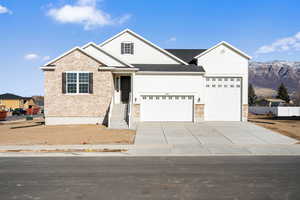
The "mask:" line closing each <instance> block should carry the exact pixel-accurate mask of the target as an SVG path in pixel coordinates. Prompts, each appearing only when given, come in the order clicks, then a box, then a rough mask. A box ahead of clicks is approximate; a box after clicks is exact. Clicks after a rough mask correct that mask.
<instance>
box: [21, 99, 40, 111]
mask: <svg viewBox="0 0 300 200" xmlns="http://www.w3.org/2000/svg"><path fill="white" fill-rule="evenodd" d="M35 106H37V105H36V103H35V100H34V99H33V98H31V97H24V106H23V108H24V109H28V108H32V107H35Z"/></svg>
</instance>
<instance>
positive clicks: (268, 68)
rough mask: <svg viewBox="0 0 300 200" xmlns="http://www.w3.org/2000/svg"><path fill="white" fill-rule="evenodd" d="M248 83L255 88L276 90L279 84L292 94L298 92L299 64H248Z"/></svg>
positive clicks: (299, 83)
mask: <svg viewBox="0 0 300 200" xmlns="http://www.w3.org/2000/svg"><path fill="white" fill-rule="evenodd" d="M249 83H252V84H253V86H254V87H256V88H270V89H273V90H277V88H278V86H279V85H280V84H281V83H284V85H285V86H286V87H287V88H288V90H289V93H291V94H293V93H295V92H296V91H297V90H300V62H287V61H272V62H251V63H249Z"/></svg>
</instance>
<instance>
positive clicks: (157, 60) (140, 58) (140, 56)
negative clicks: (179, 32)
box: [102, 32, 181, 64]
mask: <svg viewBox="0 0 300 200" xmlns="http://www.w3.org/2000/svg"><path fill="white" fill-rule="evenodd" d="M122 42H133V43H134V54H133V55H131V54H123V55H122V54H121V43H122ZM102 48H103V49H105V50H108V51H109V52H112V54H113V55H116V56H118V57H119V58H120V59H122V60H124V61H126V62H128V63H130V64H181V63H179V62H178V61H176V60H174V59H173V58H171V57H170V56H168V55H166V54H165V53H163V52H161V51H159V50H158V49H156V48H154V47H152V46H150V45H149V44H148V43H146V42H144V41H142V40H141V39H139V38H137V37H135V36H133V35H132V34H130V33H128V32H125V33H123V34H122V35H120V36H119V37H117V38H115V39H113V40H112V41H110V42H108V43H106V44H104V45H103V46H102Z"/></svg>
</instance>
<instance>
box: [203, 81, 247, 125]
mask: <svg viewBox="0 0 300 200" xmlns="http://www.w3.org/2000/svg"><path fill="white" fill-rule="evenodd" d="M241 94H242V78H239V77H207V78H206V85H205V106H204V119H205V120H206V121H241V120H242V119H241V111H242V107H241V106H242V105H241V101H242V96H241Z"/></svg>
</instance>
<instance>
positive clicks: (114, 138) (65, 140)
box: [0, 120, 135, 145]
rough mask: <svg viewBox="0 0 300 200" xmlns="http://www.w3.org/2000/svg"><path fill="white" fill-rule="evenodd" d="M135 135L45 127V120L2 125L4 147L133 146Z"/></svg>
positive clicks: (92, 128) (84, 127)
mask: <svg viewBox="0 0 300 200" xmlns="http://www.w3.org/2000/svg"><path fill="white" fill-rule="evenodd" d="M134 138H135V131H132V130H111V129H107V128H106V127H104V126H101V125H63V126H45V125H43V120H33V121H26V122H15V123H9V124H0V145H68V144H133V143H134Z"/></svg>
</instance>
